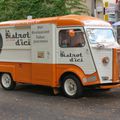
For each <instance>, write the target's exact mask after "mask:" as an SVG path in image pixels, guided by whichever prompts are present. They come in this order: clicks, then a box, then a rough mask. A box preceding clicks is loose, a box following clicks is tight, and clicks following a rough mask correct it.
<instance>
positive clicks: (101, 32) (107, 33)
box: [86, 28, 115, 44]
mask: <svg viewBox="0 0 120 120" xmlns="http://www.w3.org/2000/svg"><path fill="white" fill-rule="evenodd" d="M86 31H87V36H88V39H89V40H90V43H92V44H96V43H112V42H115V38H114V35H113V31H112V29H105V28H104V29H103V28H88V29H86Z"/></svg>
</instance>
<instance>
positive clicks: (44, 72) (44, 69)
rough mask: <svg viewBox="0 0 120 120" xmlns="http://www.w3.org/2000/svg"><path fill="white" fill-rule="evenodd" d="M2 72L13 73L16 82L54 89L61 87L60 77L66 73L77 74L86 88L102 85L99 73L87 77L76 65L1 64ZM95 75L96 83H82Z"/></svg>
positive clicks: (0, 70)
mask: <svg viewBox="0 0 120 120" xmlns="http://www.w3.org/2000/svg"><path fill="white" fill-rule="evenodd" d="M0 72H8V73H11V75H12V76H13V79H14V80H15V81H16V82H22V83H32V84H38V85H46V86H52V87H58V86H59V80H60V77H61V75H62V74H64V73H65V72H73V73H75V74H76V75H77V76H78V77H79V78H80V80H81V82H82V83H83V85H84V86H87V85H93V84H99V83H100V81H99V78H98V74H97V73H93V74H91V75H86V74H85V73H84V72H83V71H82V69H80V68H79V67H77V66H75V65H57V64H38V63H37V64H35V63H34V64H32V63H9V62H8V63H6V62H0ZM93 75H94V76H96V78H97V80H96V81H93V82H83V81H82V80H83V78H89V77H91V76H93Z"/></svg>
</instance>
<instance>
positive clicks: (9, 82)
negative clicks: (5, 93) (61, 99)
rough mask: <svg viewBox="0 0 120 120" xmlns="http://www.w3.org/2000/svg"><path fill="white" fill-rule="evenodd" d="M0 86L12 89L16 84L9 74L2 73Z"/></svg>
mask: <svg viewBox="0 0 120 120" xmlns="http://www.w3.org/2000/svg"><path fill="white" fill-rule="evenodd" d="M1 86H2V87H3V88H4V89H6V90H13V89H14V88H15V86H16V83H15V82H14V81H13V79H12V77H11V75H10V74H8V73H3V74H2V75H1Z"/></svg>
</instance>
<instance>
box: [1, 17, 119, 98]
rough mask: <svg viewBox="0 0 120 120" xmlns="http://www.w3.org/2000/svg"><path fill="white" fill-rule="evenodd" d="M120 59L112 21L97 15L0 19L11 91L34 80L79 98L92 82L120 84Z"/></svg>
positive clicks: (4, 74)
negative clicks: (95, 16) (0, 20)
mask: <svg viewBox="0 0 120 120" xmlns="http://www.w3.org/2000/svg"><path fill="white" fill-rule="evenodd" d="M119 62H120V47H119V45H118V43H117V42H116V40H115V37H114V33H113V29H112V27H111V25H110V24H109V23H107V22H105V21H102V20H99V19H97V18H94V17H89V16H79V15H67V16H60V17H51V18H42V19H31V20H17V21H7V22H1V23H0V75H1V85H2V87H3V88H4V89H7V90H11V89H13V88H15V85H16V83H30V84H36V85H44V86H50V87H53V88H62V90H63V92H64V94H65V95H66V96H68V97H71V98H75V97H79V96H81V95H82V93H83V88H84V87H86V86H96V87H100V88H104V89H110V88H113V87H118V86H119V83H120V80H119V75H120V73H119ZM54 90H55V89H54Z"/></svg>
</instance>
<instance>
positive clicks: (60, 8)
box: [0, 0, 87, 21]
mask: <svg viewBox="0 0 120 120" xmlns="http://www.w3.org/2000/svg"><path fill="white" fill-rule="evenodd" d="M78 1H79V0H16V1H14V0H0V15H1V16H0V21H6V20H14V19H26V17H27V16H28V15H32V16H33V18H40V17H51V16H60V15H67V14H71V13H75V14H80V13H81V12H84V13H85V12H86V11H87V9H86V6H85V5H84V4H83V2H81V1H80V2H78ZM72 9H73V10H74V9H77V11H74V12H72Z"/></svg>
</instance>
